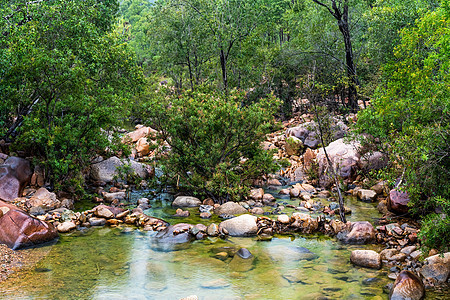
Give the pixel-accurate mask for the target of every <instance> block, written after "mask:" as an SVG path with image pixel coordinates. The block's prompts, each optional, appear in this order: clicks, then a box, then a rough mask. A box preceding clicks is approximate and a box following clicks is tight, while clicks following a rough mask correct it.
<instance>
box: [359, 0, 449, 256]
mask: <svg viewBox="0 0 450 300" xmlns="http://www.w3.org/2000/svg"><path fill="white" fill-rule="evenodd" d="M441 3H442V4H441V7H439V8H438V9H437V10H435V11H430V12H428V13H426V14H425V15H424V16H423V17H422V18H421V19H419V20H417V21H416V25H415V26H413V27H411V28H405V29H403V30H402V31H401V33H400V36H401V43H400V44H399V45H398V46H397V47H396V48H395V50H394V58H393V59H392V61H391V62H389V63H388V64H387V65H386V66H385V67H384V68H383V79H384V81H383V84H381V85H380V87H379V89H378V90H377V93H376V95H375V98H374V99H373V101H372V106H371V107H370V108H368V109H367V110H365V111H363V112H361V113H360V115H359V117H358V128H359V130H360V132H367V133H369V134H370V135H371V139H374V138H377V139H379V140H380V141H381V142H383V143H384V145H385V147H386V148H388V149H389V152H390V153H391V162H392V163H393V168H392V175H391V178H390V179H391V181H395V180H399V179H401V180H399V181H400V182H401V185H400V186H399V187H398V188H400V189H405V190H407V191H408V193H409V197H410V205H411V211H412V213H413V214H415V215H417V216H427V215H429V214H430V215H429V216H428V217H426V222H425V226H424V228H423V232H425V233H427V235H426V236H424V235H422V237H423V238H424V242H425V243H426V244H427V245H428V246H436V247H441V248H442V247H444V248H445V247H446V246H448V233H449V232H450V220H449V214H450V205H449V199H450V189H449V185H448V182H449V180H450V171H449V170H450V139H449V137H450V90H449V88H448V87H449V86H450V74H449V72H448V70H449V69H450V48H449V45H450V2H449V1H448V0H447V1H442V2H441ZM436 211H442V213H443V215H440V214H435V212H436ZM444 233H445V234H444Z"/></svg>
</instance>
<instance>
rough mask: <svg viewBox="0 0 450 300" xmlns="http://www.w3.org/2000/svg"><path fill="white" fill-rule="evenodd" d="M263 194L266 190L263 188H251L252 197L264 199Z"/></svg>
mask: <svg viewBox="0 0 450 300" xmlns="http://www.w3.org/2000/svg"><path fill="white" fill-rule="evenodd" d="M263 196H264V190H263V189H261V188H259V189H252V190H250V195H249V197H250V199H253V200H262V198H263Z"/></svg>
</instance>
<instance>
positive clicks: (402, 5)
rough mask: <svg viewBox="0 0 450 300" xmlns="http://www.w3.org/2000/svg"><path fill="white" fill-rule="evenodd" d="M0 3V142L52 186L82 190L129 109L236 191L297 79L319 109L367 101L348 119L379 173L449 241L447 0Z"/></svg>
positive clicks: (264, 163)
mask: <svg viewBox="0 0 450 300" xmlns="http://www.w3.org/2000/svg"><path fill="white" fill-rule="evenodd" d="M0 4H1V6H0V97H1V99H2V101H1V102H0V136H1V139H2V140H3V142H2V144H1V145H0V146H1V147H5V143H6V144H9V143H10V144H11V145H10V150H12V151H23V153H25V155H33V156H34V157H35V158H36V163H39V164H40V165H42V166H44V167H45V169H46V175H47V179H48V181H49V183H51V185H53V186H55V187H56V188H65V189H67V188H68V187H71V188H72V189H73V187H76V186H78V187H80V188H81V185H82V183H83V176H82V175H81V174H82V171H83V170H84V169H85V168H86V166H88V165H89V161H90V159H92V158H93V157H94V156H93V154H94V153H101V152H104V151H106V149H107V150H108V151H110V152H114V151H118V150H119V149H117V147H114V143H111V142H113V141H114V130H113V129H114V128H115V126H120V125H121V124H123V121H126V120H128V119H129V118H140V119H141V120H143V121H146V122H148V124H149V125H152V126H155V127H157V128H158V129H159V130H161V132H162V133H163V136H162V137H163V138H166V140H167V142H168V143H169V145H170V146H171V149H172V150H173V151H171V152H170V154H169V155H168V157H167V160H166V161H165V164H166V167H167V174H168V175H169V177H170V178H172V179H176V182H177V183H178V184H180V185H182V186H183V187H185V188H189V189H190V190H191V191H195V192H199V193H205V194H208V195H210V196H212V197H217V198H221V199H237V198H238V197H239V194H240V193H242V192H243V191H244V190H245V189H246V188H247V187H248V182H249V180H250V179H251V178H254V177H256V176H258V175H261V174H264V173H266V172H270V171H272V170H273V169H272V167H273V162H272V161H271V159H270V157H269V156H268V155H266V154H264V153H263V152H261V151H260V150H259V148H258V147H257V145H258V144H259V142H260V141H261V138H262V136H263V134H264V133H265V132H267V131H266V130H267V129H268V128H270V127H271V126H273V116H276V117H278V118H288V117H290V116H291V115H292V113H293V112H294V111H295V109H303V108H302V107H300V108H299V107H298V103H297V100H298V99H301V98H303V97H305V96H306V95H308V96H310V91H308V90H306V89H305V88H303V86H304V84H303V83H304V82H305V81H308V82H314V83H315V84H316V86H320V87H321V88H320V91H321V92H320V93H321V95H320V97H318V98H320V99H323V100H322V102H323V103H320V104H321V105H322V104H323V105H325V106H326V107H327V109H328V110H329V111H330V112H331V111H333V112H339V113H343V114H347V113H349V112H354V111H356V110H357V109H358V105H357V104H358V102H357V100H363V102H364V103H361V104H364V105H365V104H366V101H368V100H370V106H369V108H368V109H366V110H365V111H363V112H362V113H360V114H359V115H358V123H357V126H356V127H357V128H356V129H357V131H359V132H361V133H365V134H366V135H365V136H366V137H367V136H369V138H368V139H366V142H368V143H369V142H373V141H376V142H377V144H376V145H368V146H371V147H374V146H375V147H377V148H378V149H380V148H381V150H382V151H385V152H386V153H389V155H390V166H389V167H388V168H387V169H386V170H383V172H382V175H383V176H384V177H386V179H388V180H389V181H390V182H391V187H394V184H397V185H398V183H400V184H399V186H398V188H400V189H405V190H407V191H408V192H409V194H410V196H411V200H412V201H411V205H412V211H413V213H414V214H416V215H422V216H426V217H425V218H424V224H425V227H424V230H423V233H424V242H425V243H426V244H427V245H428V246H443V247H445V245H448V242H449V241H448V237H449V236H450V235H449V228H450V225H449V217H448V213H449V185H448V181H449V169H450V168H449V167H450V163H449V149H450V147H449V134H448V133H449V123H450V122H449V121H450V120H449V119H450V117H449V114H450V112H449V96H450V95H449V92H450V90H449V69H450V65H449V61H450V60H449V58H450V57H449V56H450V48H449V45H450V40H449V36H450V35H449V17H450V8H449V7H450V2H449V1H448V0H442V1H438V0H322V1H319V0H294V1H292V0H253V1H250V0H208V1H206V0H157V1H146V0H123V1H114V0H106V1H102V0H86V1H74V0H52V1H50V0H42V1H24V0H11V1H7V0H1V1H0ZM159 82H163V83H165V85H166V86H167V88H161V86H160V85H159V84H158V83H159ZM274 97H275V98H278V99H279V101H278V102H277V101H274ZM275 103H278V104H276V105H277V107H274V105H275ZM263 108H264V109H263ZM275 109H277V111H275ZM130 114H131V115H130ZM221 137H222V139H221ZM227 149H228V150H227ZM230 150H232V151H230ZM224 151H225V152H226V153H228V152H230V155H224V154H223V153H224ZM244 161H245V163H242V162H244ZM224 180H225V181H226V182H227V184H226V185H224V184H223V182H224Z"/></svg>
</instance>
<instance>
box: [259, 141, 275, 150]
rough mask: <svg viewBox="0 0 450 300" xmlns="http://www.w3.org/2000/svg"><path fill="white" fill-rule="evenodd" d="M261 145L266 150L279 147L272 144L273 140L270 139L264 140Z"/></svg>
mask: <svg viewBox="0 0 450 300" xmlns="http://www.w3.org/2000/svg"><path fill="white" fill-rule="evenodd" d="M261 146H262V147H263V149H264V150H266V151H270V150H276V149H277V146H275V145H274V144H272V143H271V142H268V141H264V142H262V144H261Z"/></svg>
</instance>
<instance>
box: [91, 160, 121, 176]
mask: <svg viewBox="0 0 450 300" xmlns="http://www.w3.org/2000/svg"><path fill="white" fill-rule="evenodd" d="M121 166H123V163H122V161H121V160H120V159H119V158H118V157H116V156H113V157H110V158H108V159H106V160H103V161H101V162H99V163H96V164H93V165H91V168H90V177H91V179H92V180H95V181H104V182H111V181H113V180H114V177H115V176H119V173H118V172H117V170H116V169H117V168H118V167H121Z"/></svg>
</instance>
